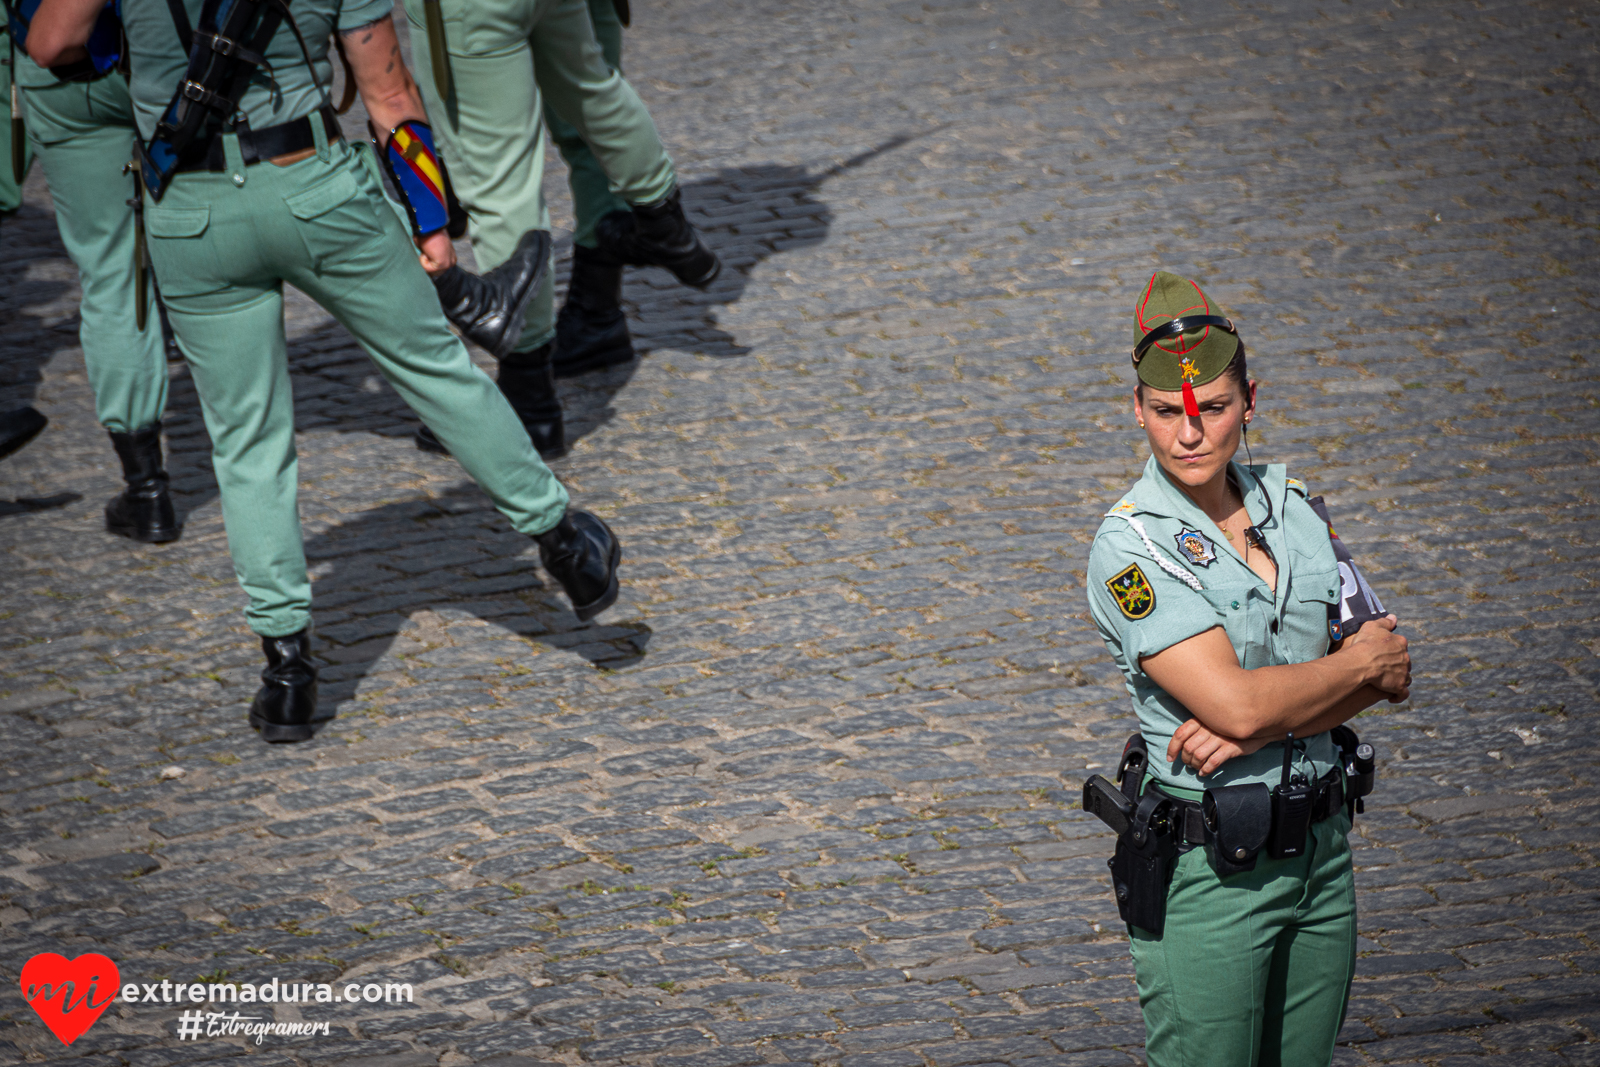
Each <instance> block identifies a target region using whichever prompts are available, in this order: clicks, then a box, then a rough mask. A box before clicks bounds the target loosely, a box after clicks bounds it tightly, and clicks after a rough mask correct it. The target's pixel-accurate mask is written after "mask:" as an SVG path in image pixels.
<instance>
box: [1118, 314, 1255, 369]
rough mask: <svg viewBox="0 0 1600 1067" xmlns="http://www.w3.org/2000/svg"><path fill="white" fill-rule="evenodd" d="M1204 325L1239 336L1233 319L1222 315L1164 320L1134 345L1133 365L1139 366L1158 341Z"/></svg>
mask: <svg viewBox="0 0 1600 1067" xmlns="http://www.w3.org/2000/svg"><path fill="white" fill-rule="evenodd" d="M1202 326H1215V327H1217V328H1218V329H1221V330H1226V331H1227V332H1228V333H1231V334H1233V335H1234V336H1235V337H1237V336H1239V331H1238V330H1236V329H1234V328H1233V320H1232V319H1225V318H1223V317H1222V316H1221V315H1184V316H1181V317H1179V318H1176V319H1172V320H1171V321H1169V322H1163V323H1162V324H1161V325H1160V326H1157V327H1156V328H1155V329H1153V330H1151V331H1150V332H1149V333H1147V334H1145V335H1144V339H1143V340H1141V341H1140V342H1139V343H1138V344H1137V345H1134V346H1133V365H1134V366H1135V367H1137V366H1138V365H1139V361H1140V360H1141V359H1143V358H1144V354H1145V352H1146V351H1148V350H1149V348H1150V346H1151V345H1153V344H1155V343H1156V342H1158V341H1165V340H1166V339H1167V338H1169V337H1176V336H1178V335H1179V334H1180V333H1188V332H1189V331H1190V330H1198V329H1199V328H1200V327H1202Z"/></svg>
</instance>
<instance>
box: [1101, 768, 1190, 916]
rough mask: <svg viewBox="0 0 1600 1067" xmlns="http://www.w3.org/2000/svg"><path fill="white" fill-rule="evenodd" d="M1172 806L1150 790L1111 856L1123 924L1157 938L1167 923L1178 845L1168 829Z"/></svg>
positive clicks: (1118, 910) (1112, 878)
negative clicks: (1167, 821)
mask: <svg viewBox="0 0 1600 1067" xmlns="http://www.w3.org/2000/svg"><path fill="white" fill-rule="evenodd" d="M1171 807H1172V805H1171V803H1170V802H1169V801H1167V800H1166V798H1165V797H1162V796H1161V795H1160V794H1158V793H1156V792H1154V791H1150V792H1146V793H1145V795H1144V796H1143V797H1142V798H1141V799H1140V801H1139V807H1138V809H1137V810H1136V811H1135V812H1134V816H1133V821H1132V823H1131V824H1130V825H1129V827H1128V829H1127V832H1125V833H1123V834H1122V835H1121V836H1120V837H1118V838H1117V850H1116V852H1115V853H1113V854H1112V856H1111V863H1110V866H1111V886H1112V889H1113V890H1114V891H1115V892H1116V895H1117V913H1118V914H1119V915H1121V916H1122V921H1123V922H1125V923H1127V924H1129V925H1130V926H1137V927H1139V928H1140V929H1142V930H1145V931H1147V932H1148V933H1150V934H1151V935H1153V936H1155V937H1160V936H1161V931H1162V929H1163V928H1164V927H1165V926H1166V920H1167V884H1168V883H1169V882H1170V881H1171V880H1172V861H1173V860H1174V859H1176V858H1177V855H1178V846H1177V842H1176V840H1175V839H1174V838H1173V836H1172V834H1171V833H1170V832H1167V831H1168V830H1169V827H1167V826H1166V819H1167V814H1166V813H1167V812H1168V811H1170V810H1171Z"/></svg>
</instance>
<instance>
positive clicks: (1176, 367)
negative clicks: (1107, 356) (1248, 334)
mask: <svg viewBox="0 0 1600 1067" xmlns="http://www.w3.org/2000/svg"><path fill="white" fill-rule="evenodd" d="M1133 317H1134V324H1135V328H1136V330H1137V332H1136V333H1135V335H1134V336H1135V338H1136V339H1137V342H1138V344H1137V347H1135V348H1134V350H1133V365H1134V368H1135V369H1136V370H1137V371H1138V373H1139V380H1140V381H1141V382H1143V383H1144V384H1146V385H1148V386H1149V387H1150V388H1152V389H1161V390H1167V391H1171V390H1177V389H1182V390H1183V400H1184V407H1185V409H1187V410H1188V412H1189V414H1191V415H1198V414H1199V413H1200V412H1199V409H1198V408H1197V407H1195V405H1194V389H1193V388H1192V387H1193V386H1196V385H1204V384H1206V383H1207V382H1209V381H1211V380H1212V379H1214V378H1216V377H1217V376H1218V375H1220V374H1221V373H1222V372H1223V371H1225V370H1227V369H1228V364H1229V363H1230V362H1231V361H1232V360H1233V357H1234V353H1236V352H1238V351H1239V348H1240V344H1241V342H1240V341H1239V335H1238V331H1237V330H1235V329H1234V328H1233V323H1232V321H1230V320H1229V319H1227V318H1225V317H1223V316H1222V315H1221V314H1220V310H1219V309H1218V308H1217V306H1216V305H1215V304H1213V303H1212V302H1211V300H1210V298H1209V297H1207V296H1206V294H1205V292H1204V291H1203V290H1202V289H1201V288H1200V286H1198V285H1196V284H1195V283H1194V282H1192V281H1190V280H1189V279H1188V278H1181V277H1179V276H1178V275H1176V274H1172V273H1169V272H1167V271H1164V270H1158V271H1156V272H1155V273H1154V274H1152V275H1151V276H1150V283H1149V284H1148V285H1146V286H1145V287H1144V292H1143V294H1141V295H1140V297H1139V302H1138V303H1137V304H1135V305H1134V308H1133Z"/></svg>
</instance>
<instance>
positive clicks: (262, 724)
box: [250, 715, 328, 745]
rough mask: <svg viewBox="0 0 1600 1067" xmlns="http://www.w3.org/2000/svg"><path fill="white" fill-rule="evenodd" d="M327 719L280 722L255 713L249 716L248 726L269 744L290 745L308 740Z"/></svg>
mask: <svg viewBox="0 0 1600 1067" xmlns="http://www.w3.org/2000/svg"><path fill="white" fill-rule="evenodd" d="M327 721H328V720H327V719H324V720H322V722H316V723H295V724H292V725H290V724H286V723H281V722H268V721H267V720H265V719H262V718H258V717H256V716H255V715H251V716H250V728H251V729H253V730H255V731H256V732H257V733H259V734H260V735H261V740H263V741H265V742H267V744H269V745H292V744H295V743H297V742H300V741H309V740H311V739H312V737H314V736H316V733H317V729H318V728H319V727H321V726H322V725H323V723H325V722H327Z"/></svg>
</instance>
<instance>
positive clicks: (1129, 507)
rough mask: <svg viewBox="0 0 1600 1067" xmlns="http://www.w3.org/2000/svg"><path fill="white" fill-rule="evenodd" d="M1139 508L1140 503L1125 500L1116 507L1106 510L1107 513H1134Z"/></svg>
mask: <svg viewBox="0 0 1600 1067" xmlns="http://www.w3.org/2000/svg"><path fill="white" fill-rule="evenodd" d="M1138 510H1139V505H1137V504H1135V503H1134V502H1133V501H1131V500H1124V501H1122V502H1121V503H1119V504H1118V505H1117V506H1116V507H1114V508H1112V509H1111V510H1110V511H1108V512H1106V514H1107V515H1132V514H1133V513H1134V512H1135V511H1138Z"/></svg>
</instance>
